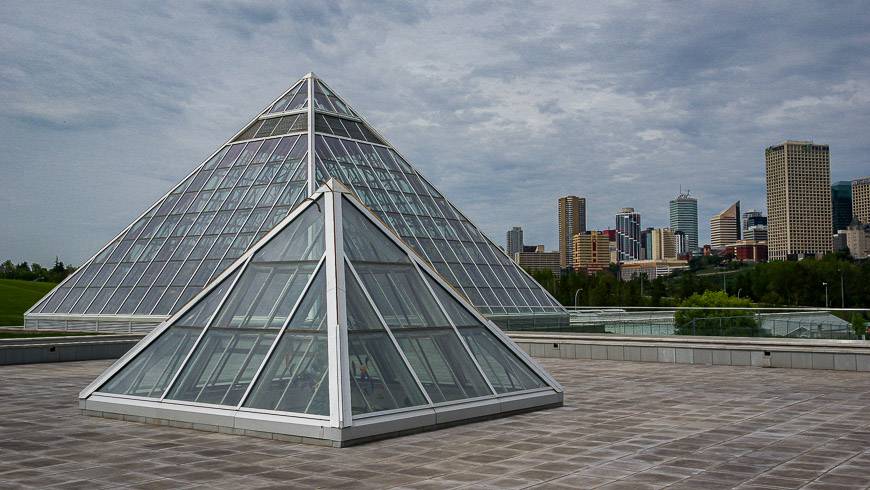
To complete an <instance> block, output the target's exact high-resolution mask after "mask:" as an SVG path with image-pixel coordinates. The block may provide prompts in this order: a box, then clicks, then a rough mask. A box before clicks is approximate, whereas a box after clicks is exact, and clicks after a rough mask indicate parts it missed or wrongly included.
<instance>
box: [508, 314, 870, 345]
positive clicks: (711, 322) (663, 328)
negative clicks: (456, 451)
mask: <svg viewBox="0 0 870 490" xmlns="http://www.w3.org/2000/svg"><path fill="white" fill-rule="evenodd" d="M568 310H569V315H568V316H567V317H564V315H563V317H555V316H554V315H552V314H551V315H532V314H528V315H524V316H522V317H519V316H501V317H491V319H492V320H493V321H495V322H496V323H497V324H498V325H499V326H501V327H502V329H504V330H508V331H537V332H575V333H589V334H603V335H608V334H610V335H619V336H655V337H663V336H670V335H690V336H691V335H695V336H717V337H721V336H727V337H769V338H795V339H801V338H803V339H842V340H861V339H868V338H870V336H868V332H867V329H868V328H870V321H868V319H870V309H862V308H832V309H815V308H702V307H694V308H643V307H601V308H595V307H589V308H568Z"/></svg>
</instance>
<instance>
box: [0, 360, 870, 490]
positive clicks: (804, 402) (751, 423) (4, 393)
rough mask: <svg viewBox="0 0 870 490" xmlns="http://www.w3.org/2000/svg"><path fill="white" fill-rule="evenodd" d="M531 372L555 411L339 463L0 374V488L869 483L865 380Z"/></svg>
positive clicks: (3, 370) (80, 380)
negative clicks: (97, 408) (557, 399)
mask: <svg viewBox="0 0 870 490" xmlns="http://www.w3.org/2000/svg"><path fill="white" fill-rule="evenodd" d="M541 362H542V364H543V365H544V366H545V367H546V368H547V369H549V370H550V372H552V373H553V374H554V376H555V377H556V378H557V379H558V380H559V381H560V382H562V383H563V384H564V385H565V388H566V401H565V406H564V407H562V408H557V409H552V410H545V411H540V412H533V413H529V414H523V415H518V416H513V417H509V418H503V419H497V420H491V421H485V422H479V423H474V424H470V425H463V426H458V427H453V428H449V429H445V430H440V431H435V432H427V433H422V434H416V435H411V436H405V437H399V438H394V439H388V440H384V441H379V442H374V443H369V444H365V445H361V446H355V447H351V448H343V449H334V448H324V447H318V446H307V445H301V444H291V443H285V442H279V441H273V440H263V439H256V438H251V437H242V436H232V435H225V434H217V433H208V432H197V431H193V430H186V429H178V428H170V427H158V426H150V425H145V424H137V423H129V422H121V421H116V420H108V419H101V418H93V417H86V416H82V415H79V412H78V408H77V400H76V395H77V393H78V391H79V389H80V388H81V387H83V386H84V385H85V384H87V383H88V382H89V381H91V380H92V379H93V378H94V377H96V376H97V374H99V373H100V372H101V371H102V370H103V369H104V368H105V367H106V366H108V365H109V364H110V362H108V361H87V362H76V363H57V364H32V365H22V366H3V367H0V414H2V417H0V488H3V489H5V488H23V487H43V488H44V487H52V488H87V489H92V488H107V487H111V488H118V487H122V486H129V487H132V488H143V489H163V488H232V489H234V490H238V489H240V488H261V487H262V488H268V487H274V488H288V487H293V488H306V487H347V488H390V487H408V488H455V487H463V486H468V487H474V488H481V487H493V488H529V487H535V488H592V487H600V488H631V489H644V488H662V487H668V488H703V489H716V488H731V487H735V486H740V488H800V487H805V488H856V487H867V486H868V485H870V470H868V465H870V427H868V425H870V416H868V415H870V414H868V410H867V407H868V403H870V376H867V374H865V373H854V372H834V371H809V370H789V369H762V368H746V367H725V366H698V365H670V364H655V363H632V362H618V361H588V360H559V359H543V360H542V361H541ZM741 485H742V486H741Z"/></svg>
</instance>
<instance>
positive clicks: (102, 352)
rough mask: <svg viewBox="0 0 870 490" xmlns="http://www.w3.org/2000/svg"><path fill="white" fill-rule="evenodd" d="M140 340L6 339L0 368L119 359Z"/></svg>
mask: <svg viewBox="0 0 870 490" xmlns="http://www.w3.org/2000/svg"><path fill="white" fill-rule="evenodd" d="M141 338H142V336H141V335H86V336H76V337H36V338H22V339H4V340H0V366H2V365H8V364H34V363H42V362H66V361H92V360H97V359H117V358H119V357H121V356H122V355H124V353H125V352H127V351H128V350H130V348H131V347H133V346H134V345H136V343H137V342H139V340H140V339H141Z"/></svg>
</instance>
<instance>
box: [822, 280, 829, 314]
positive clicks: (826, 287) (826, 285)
mask: <svg viewBox="0 0 870 490" xmlns="http://www.w3.org/2000/svg"><path fill="white" fill-rule="evenodd" d="M822 286H825V308H829V307H830V304H829V303H828V283H826V282H823V283H822Z"/></svg>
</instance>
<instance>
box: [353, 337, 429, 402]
mask: <svg viewBox="0 0 870 490" xmlns="http://www.w3.org/2000/svg"><path fill="white" fill-rule="evenodd" d="M347 342H348V351H349V352H348V357H349V370H350V401H351V411H352V413H353V414H354V415H359V414H363V413H371V412H381V411H384V410H395V409H397V408H407V407H413V406H417V405H426V404H427V402H426V398H425V397H424V396H423V393H422V392H420V388H419V386H418V385H417V383H416V381H414V378H413V376H411V373H410V371H408V367H407V365H406V364H405V363H404V361H403V360H402V358H401V356H399V353H398V351H397V350H396V346H395V345H394V344H393V342H392V341H391V340H390V338H389V337H388V336H387V332H386V331H385V330H383V329H381V330H367V331H353V332H349V333H348V339H347Z"/></svg>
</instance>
